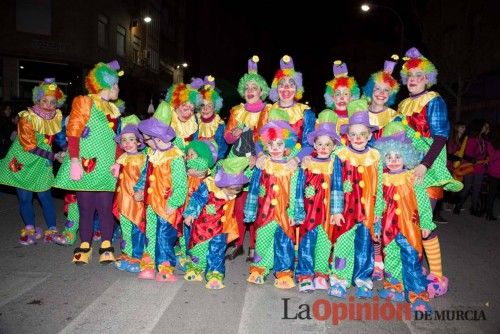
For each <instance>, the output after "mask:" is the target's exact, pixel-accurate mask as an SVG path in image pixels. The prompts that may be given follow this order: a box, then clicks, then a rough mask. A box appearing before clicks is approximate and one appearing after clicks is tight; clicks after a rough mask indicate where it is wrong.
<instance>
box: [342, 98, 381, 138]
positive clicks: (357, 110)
mask: <svg viewBox="0 0 500 334" xmlns="http://www.w3.org/2000/svg"><path fill="white" fill-rule="evenodd" d="M347 112H348V114H349V122H348V123H347V124H343V125H341V126H340V133H341V134H343V135H344V134H347V132H348V131H349V127H350V126H351V125H356V124H361V125H364V126H366V127H367V128H368V129H370V131H371V132H373V131H376V130H378V126H374V125H371V124H370V116H369V114H368V103H367V101H366V100H365V99H359V100H354V101H351V102H349V104H348V105H347Z"/></svg>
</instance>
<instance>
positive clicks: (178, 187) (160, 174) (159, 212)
mask: <svg viewBox="0 0 500 334" xmlns="http://www.w3.org/2000/svg"><path fill="white" fill-rule="evenodd" d="M164 106H165V104H164ZM166 107H167V108H166V109H164V108H160V109H159V110H157V111H156V112H155V114H154V115H153V116H152V117H151V118H149V119H147V120H144V121H142V122H141V123H139V130H140V131H141V133H142V135H143V137H144V141H145V142H146V144H147V145H148V146H149V147H150V150H149V152H148V166H147V173H146V175H145V178H141V179H140V180H139V181H138V184H137V185H136V187H135V188H134V190H135V191H136V192H142V193H143V194H144V204H145V207H146V226H145V227H142V228H141V231H142V232H143V233H145V234H146V247H145V251H144V255H143V258H142V260H141V264H140V268H141V272H140V273H139V278H142V279H155V278H156V280H157V281H158V282H173V281H176V277H175V276H174V267H175V265H176V255H175V251H174V246H175V244H176V242H177V238H178V230H177V228H176V224H177V222H178V218H177V215H178V214H179V210H178V209H179V208H180V207H181V206H182V205H183V204H184V202H185V200H186V194H187V175H186V165H185V163H184V153H183V152H182V151H181V150H180V149H179V148H178V147H176V146H174V145H173V143H172V140H173V139H174V137H175V132H174V130H173V129H172V128H171V127H170V126H169V125H168V124H169V123H170V121H171V117H172V115H173V113H172V111H171V109H170V107H169V106H168V105H167V106H166ZM142 187H144V188H143V189H142V191H141V188H142ZM137 197H138V198H137V199H141V198H140V196H137ZM155 267H156V268H157V270H158V272H157V273H156V274H155Z"/></svg>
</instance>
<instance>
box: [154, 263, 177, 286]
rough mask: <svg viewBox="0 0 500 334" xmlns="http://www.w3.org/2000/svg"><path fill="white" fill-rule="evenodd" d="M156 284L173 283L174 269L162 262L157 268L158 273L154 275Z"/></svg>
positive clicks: (175, 279)
mask: <svg viewBox="0 0 500 334" xmlns="http://www.w3.org/2000/svg"><path fill="white" fill-rule="evenodd" d="M156 281H157V282H175V281H177V277H175V275H174V267H172V266H171V265H170V262H168V261H166V262H162V263H161V264H160V265H159V266H158V272H157V273H156Z"/></svg>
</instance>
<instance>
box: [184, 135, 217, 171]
mask: <svg viewBox="0 0 500 334" xmlns="http://www.w3.org/2000/svg"><path fill="white" fill-rule="evenodd" d="M189 149H192V150H193V151H195V152H196V154H197V155H198V157H199V158H201V159H203V160H204V161H205V162H206V166H203V167H202V168H196V169H198V170H201V169H203V170H204V169H207V168H212V167H213V166H214V164H215V162H216V161H217V144H215V143H214V142H213V141H210V140H193V141H191V142H190V143H189V144H188V145H187V146H186V152H187V151H188V150H189Z"/></svg>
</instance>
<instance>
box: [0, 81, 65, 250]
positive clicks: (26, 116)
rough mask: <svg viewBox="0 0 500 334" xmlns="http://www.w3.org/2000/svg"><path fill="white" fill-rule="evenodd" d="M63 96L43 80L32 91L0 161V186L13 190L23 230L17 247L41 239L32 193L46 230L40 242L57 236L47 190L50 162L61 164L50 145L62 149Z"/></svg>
mask: <svg viewBox="0 0 500 334" xmlns="http://www.w3.org/2000/svg"><path fill="white" fill-rule="evenodd" d="M65 99H66V96H65V95H64V93H63V92H62V90H61V88H59V87H58V86H57V84H56V82H55V79H54V78H47V79H45V80H44V81H43V82H42V83H40V84H39V85H38V86H36V87H35V88H33V103H34V105H33V106H32V107H31V108H28V109H27V110H24V111H21V112H20V113H19V123H18V125H17V133H18V135H17V136H16V138H15V139H14V142H13V143H12V146H11V147H10V149H9V151H8V153H7V155H6V156H5V158H4V159H3V160H0V184H5V185H8V186H11V187H15V188H16V191H17V196H18V198H19V211H20V214H21V218H22V220H23V222H24V228H23V229H22V230H21V234H20V236H19V243H21V244H22V245H32V244H34V243H35V241H36V240H37V239H41V238H42V230H41V229H40V228H39V227H35V212H34V210H33V203H32V200H33V193H36V194H37V196H38V199H39V201H40V203H41V205H42V210H43V216H44V219H45V223H46V224H47V230H46V231H45V232H44V233H43V236H44V241H45V242H51V241H52V238H53V236H55V235H56V234H57V227H56V214H55V209H54V203H53V200H52V194H51V192H50V188H51V187H52V184H53V183H54V174H53V170H52V162H53V161H54V160H55V159H58V160H60V161H62V157H63V155H64V153H63V152H60V153H56V154H54V153H53V152H52V144H53V143H54V142H55V143H57V144H58V146H59V147H60V148H61V149H63V150H64V149H65V148H66V142H65V138H64V134H63V133H62V113H61V111H60V110H59V109H57V108H59V107H61V106H62V105H63V103H64V101H65Z"/></svg>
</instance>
